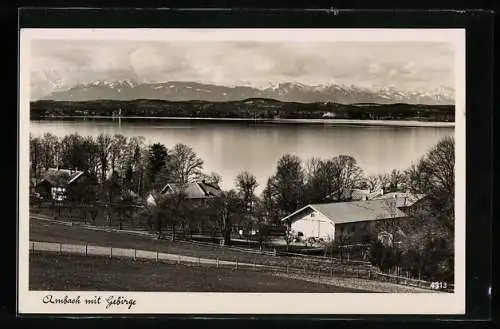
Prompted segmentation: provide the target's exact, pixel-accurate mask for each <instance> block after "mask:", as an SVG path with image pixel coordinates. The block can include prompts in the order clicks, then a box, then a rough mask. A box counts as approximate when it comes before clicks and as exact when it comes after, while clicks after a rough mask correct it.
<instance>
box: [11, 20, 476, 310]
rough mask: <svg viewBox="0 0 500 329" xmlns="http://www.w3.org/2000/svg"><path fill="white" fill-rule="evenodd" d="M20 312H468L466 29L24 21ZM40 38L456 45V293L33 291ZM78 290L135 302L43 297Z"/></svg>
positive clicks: (22, 48) (20, 120) (20, 150)
mask: <svg viewBox="0 0 500 329" xmlns="http://www.w3.org/2000/svg"><path fill="white" fill-rule="evenodd" d="M20 36H21V37H20V73H19V74H20V91H19V92H20V103H19V104H20V109H19V145H18V150H19V189H18V191H19V195H18V200H19V211H18V214H19V219H18V221H19V222H18V225H19V226H18V229H19V231H18V234H19V237H18V239H19V240H18V241H19V250H18V252H19V259H18V312H19V313H20V314H31V313H40V314H54V313H57V314H113V313H121V314H123V313H130V314H133V313H140V314H169V313H170V314H231V313H236V314H464V313H465V204H466V197H465V136H466V135H465V117H466V115H465V30H464V29H22V30H21V32H20ZM35 39H66V40H85V39H87V40H97V39H102V40H146V39H147V40H171V41H173V40H177V41H195V40H198V41H209V40H220V41H222V40H227V41H230V40H233V41H236V40H237V41H251V40H255V41H257V40H258V41H286V40H294V41H307V42H310V41H345V42H346V41H367V42H373V41H407V42H413V41H428V42H448V43H453V44H454V45H455V50H456V51H455V102H456V103H455V104H456V110H455V141H456V152H455V157H456V160H455V163H456V165H455V166H456V167H455V170H456V184H455V186H456V192H455V214H456V218H455V292H454V293H451V294H449V293H415V294H412V293H408V294H407V293H401V294H384V293H369V294H365V293H334V294H329V293H300V294H296V293H289V294H282V293H281V294H279V293H165V292H152V293H146V292H103V291H93V292H92V291H90V292H89V291H71V292H64V291H59V292H54V291H53V292H47V291H29V286H28V282H29V270H28V268H29V261H28V260H29V208H28V205H29V198H28V193H27V191H28V190H29V188H28V186H29V165H28V164H29V145H28V144H29V143H28V139H29V130H30V129H29V126H30V124H29V123H30V121H29V95H30V54H31V51H30V43H31V41H32V40H35ZM48 294H52V295H54V296H57V297H64V296H65V295H68V297H71V296H77V295H80V296H81V298H82V299H84V298H91V297H94V296H103V297H107V296H116V297H117V296H124V297H127V298H133V299H135V300H136V305H135V306H134V307H132V308H131V309H127V308H126V307H115V308H112V309H105V308H104V307H103V305H84V304H79V305H72V304H66V305H57V304H44V303H43V302H42V299H43V298H44V297H45V296H46V295H48Z"/></svg>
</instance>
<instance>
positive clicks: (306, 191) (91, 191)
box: [18, 28, 466, 315]
mask: <svg viewBox="0 0 500 329" xmlns="http://www.w3.org/2000/svg"><path fill="white" fill-rule="evenodd" d="M20 38H21V39H20V108H19V132H20V135H19V207H20V208H19V218H18V228H19V230H18V232H19V250H18V270H19V271H18V273H19V279H18V306H19V313H20V314H31V313H37V314H56V313H57V314H135V313H140V314H352V315H356V314H464V313H465V243H466V241H465V204H466V202H465V30H463V29H337V28H332V29H90V28H89V29H31V28H30V29H21V32H20Z"/></svg>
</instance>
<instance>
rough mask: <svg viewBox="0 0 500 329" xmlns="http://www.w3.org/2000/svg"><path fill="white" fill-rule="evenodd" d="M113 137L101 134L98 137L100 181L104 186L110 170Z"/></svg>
mask: <svg viewBox="0 0 500 329" xmlns="http://www.w3.org/2000/svg"><path fill="white" fill-rule="evenodd" d="M111 141H112V139H111V136H109V135H108V134H100V135H99V136H97V152H98V153H97V154H98V158H99V169H100V181H101V184H103V183H104V182H105V181H106V174H107V172H108V168H109V152H108V151H109V148H110V147H111Z"/></svg>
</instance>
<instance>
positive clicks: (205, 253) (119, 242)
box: [30, 219, 352, 276]
mask: <svg viewBox="0 0 500 329" xmlns="http://www.w3.org/2000/svg"><path fill="white" fill-rule="evenodd" d="M30 240H33V241H43V242H58V243H70V244H89V245H99V246H107V247H113V248H133V249H142V250H151V251H159V252H164V253H171V254H180V255H183V256H191V257H200V258H211V259H215V258H219V260H226V261H236V260H238V261H239V262H242V263H250V264H253V263H257V264H263V265H272V266H282V267H283V268H285V267H286V266H287V265H288V266H289V267H290V268H292V267H293V268H298V269H303V268H306V269H307V270H310V271H317V270H318V269H322V270H323V271H324V272H328V273H330V272H331V271H332V270H333V271H334V272H335V273H337V274H339V275H343V273H344V272H345V271H346V269H348V268H349V266H348V265H340V264H336V265H335V266H334V267H333V269H332V266H331V265H329V264H328V263H324V262H322V263H317V262H314V261H311V260H305V259H295V258H290V257H274V256H271V255H261V254H253V253H247V252H244V251H239V250H234V249H229V248H224V247H220V246H218V245H196V244H192V243H189V242H182V241H175V242H173V241H170V240H157V239H156V238H152V237H147V236H138V235H133V234H129V233H126V232H105V231H97V230H90V229H87V228H84V227H81V226H78V225H74V226H66V225H62V224H57V223H52V222H48V221H40V220H34V219H31V220H30ZM351 268H352V266H351ZM346 273H347V272H346ZM347 275H351V276H352V273H351V274H347Z"/></svg>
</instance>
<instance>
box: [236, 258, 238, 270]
mask: <svg viewBox="0 0 500 329" xmlns="http://www.w3.org/2000/svg"><path fill="white" fill-rule="evenodd" d="M236 269H238V257H236Z"/></svg>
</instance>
